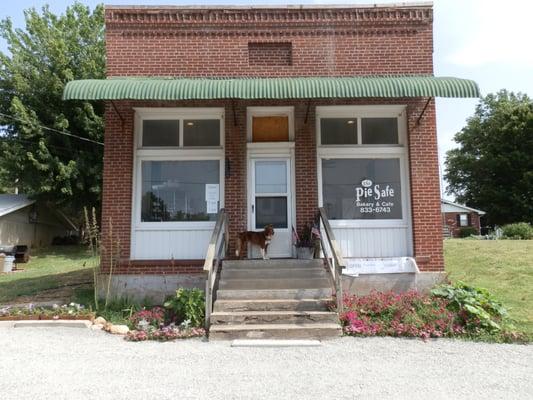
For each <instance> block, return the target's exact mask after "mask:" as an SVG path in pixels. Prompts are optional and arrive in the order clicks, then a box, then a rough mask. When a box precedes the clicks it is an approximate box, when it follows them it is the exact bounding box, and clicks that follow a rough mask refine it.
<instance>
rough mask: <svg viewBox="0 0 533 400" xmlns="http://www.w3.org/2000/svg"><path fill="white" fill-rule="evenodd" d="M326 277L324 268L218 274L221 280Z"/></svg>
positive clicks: (236, 271) (263, 269) (238, 270)
mask: <svg viewBox="0 0 533 400" xmlns="http://www.w3.org/2000/svg"><path fill="white" fill-rule="evenodd" d="M321 277H324V278H326V277H328V275H327V271H326V270H325V269H324V268H276V269H270V268H269V269H265V268H260V269H257V268H238V269H229V270H226V269H222V272H221V273H220V278H221V279H229V278H236V279H245V278H249V279H251V278H253V279H263V278H279V279H291V278H321Z"/></svg>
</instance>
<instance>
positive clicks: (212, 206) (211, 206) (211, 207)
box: [207, 201, 218, 214]
mask: <svg viewBox="0 0 533 400" xmlns="http://www.w3.org/2000/svg"><path fill="white" fill-rule="evenodd" d="M217 212H218V202H217V201H208V202H207V213H208V214H216V213H217Z"/></svg>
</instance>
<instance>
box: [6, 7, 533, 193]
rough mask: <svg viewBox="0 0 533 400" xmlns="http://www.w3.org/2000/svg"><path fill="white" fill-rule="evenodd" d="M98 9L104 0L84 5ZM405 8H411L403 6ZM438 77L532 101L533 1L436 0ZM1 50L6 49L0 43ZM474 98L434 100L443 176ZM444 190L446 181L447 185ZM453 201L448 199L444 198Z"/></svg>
mask: <svg viewBox="0 0 533 400" xmlns="http://www.w3.org/2000/svg"><path fill="white" fill-rule="evenodd" d="M72 2H73V1H67V0H48V1H43V0H17V1H9V0H0V19H4V18H6V17H10V18H11V19H12V21H13V24H14V26H15V27H20V28H23V27H24V15H23V10H24V9H27V8H31V7H35V8H40V7H42V6H43V5H44V4H49V5H50V8H51V10H52V11H53V12H55V13H61V12H63V11H64V10H65V8H66V7H67V6H68V5H70V4H72ZM81 2H82V3H84V4H87V5H89V6H91V7H94V6H95V5H96V4H98V3H101V2H102V1H97V0H81ZM104 3H105V4H115V5H118V4H145V5H150V4H151V5H163V4H173V5H184V4H186V5H192V4H193V5H210V4H211V5H214V4H217V5H227V4H231V5H263V4H272V5H275V4H278V5H279V4H282V5H285V4H371V3H379V4H384V3H399V1H391V0H378V1H375V2H372V1H371V0H351V1H350V0H336V1H335V0H333V1H329V0H316V1H290V0H284V1H283V0H282V1H280V0H261V1H250V0H248V1H239V0H222V1H218V0H209V1H200V0H189V1H179V0H174V1H165V0H140V1H139V0H108V1H104ZM403 3H413V1H404V2H403ZM433 7H434V15H433V17H434V22H433V32H434V54H433V61H434V72H435V76H455V77H459V78H468V79H473V80H475V81H476V82H477V83H478V84H479V87H480V89H481V93H482V95H486V94H488V93H494V92H497V91H499V90H500V89H508V90H511V91H514V92H522V93H526V94H528V95H529V97H533V50H532V49H533V44H532V41H533V23H532V22H531V15H533V0H506V1H501V0H435V1H434V2H433ZM0 51H2V52H6V51H7V46H6V43H5V41H4V40H3V39H1V38H0ZM477 102H478V101H477V100H476V99H441V98H438V99H436V105H437V132H438V141H439V160H440V165H441V173H442V170H443V169H444V158H445V154H446V151H447V150H449V149H451V148H453V147H456V146H457V145H456V143H455V142H454V141H453V136H454V135H455V133H456V132H458V131H460V130H461V129H462V128H463V127H464V126H465V124H466V120H467V118H468V117H469V116H471V115H473V113H474V110H475V106H476V104H477ZM443 186H444V182H443ZM444 197H448V198H449V197H450V196H444Z"/></svg>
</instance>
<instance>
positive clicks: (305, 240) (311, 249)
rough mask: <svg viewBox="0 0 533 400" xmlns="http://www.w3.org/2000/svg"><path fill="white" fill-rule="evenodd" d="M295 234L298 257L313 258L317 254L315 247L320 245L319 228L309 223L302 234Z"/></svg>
mask: <svg viewBox="0 0 533 400" xmlns="http://www.w3.org/2000/svg"><path fill="white" fill-rule="evenodd" d="M294 234H295V239H296V242H295V247H296V257H297V258H299V259H303V260H311V259H313V258H314V256H315V249H316V248H317V247H319V243H320V233H319V231H318V228H317V227H315V226H311V225H309V224H307V225H306V226H305V228H304V230H303V231H302V235H301V236H298V234H297V233H296V232H294Z"/></svg>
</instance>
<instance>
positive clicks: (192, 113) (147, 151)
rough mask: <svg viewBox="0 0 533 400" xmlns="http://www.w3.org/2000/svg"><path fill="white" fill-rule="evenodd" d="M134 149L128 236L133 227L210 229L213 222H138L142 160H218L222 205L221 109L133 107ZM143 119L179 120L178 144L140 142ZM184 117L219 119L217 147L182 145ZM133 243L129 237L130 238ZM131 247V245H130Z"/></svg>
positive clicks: (222, 121) (212, 226) (222, 147)
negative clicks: (150, 144)
mask: <svg viewBox="0 0 533 400" xmlns="http://www.w3.org/2000/svg"><path fill="white" fill-rule="evenodd" d="M134 110H135V118H134V135H135V137H134V139H135V151H134V157H133V158H134V160H133V190H132V224H131V226H132V238H134V237H135V231H136V230H155V231H172V230H204V229H205V230H210V229H213V228H214V226H215V223H216V221H167V222H163V221H161V222H141V202H142V173H141V168H142V162H143V161H204V160H205V161H209V160H218V161H219V185H220V201H219V208H223V207H224V176H225V155H224V108H167V107H165V108H134ZM146 119H177V120H179V121H180V147H152V146H150V147H145V148H143V147H142V146H141V145H142V126H143V123H142V122H143V120H146ZM184 119H220V144H221V145H220V146H214V147H213V146H205V147H197V146H194V147H183V146H182V144H183V129H182V128H183V120H184ZM132 243H133V240H132ZM132 249H133V246H132Z"/></svg>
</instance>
